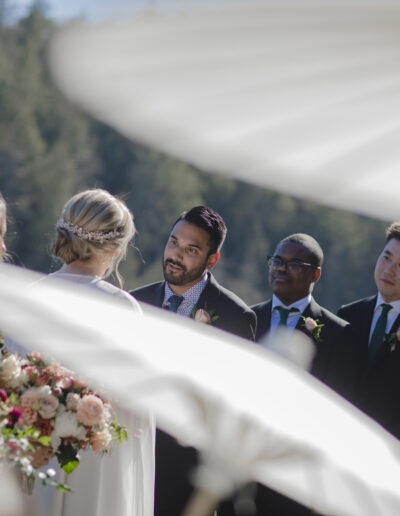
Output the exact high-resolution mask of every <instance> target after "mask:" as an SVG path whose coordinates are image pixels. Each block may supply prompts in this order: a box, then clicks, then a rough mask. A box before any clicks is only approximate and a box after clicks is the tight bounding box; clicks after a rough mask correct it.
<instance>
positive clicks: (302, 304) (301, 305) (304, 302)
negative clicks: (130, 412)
mask: <svg viewBox="0 0 400 516" xmlns="http://www.w3.org/2000/svg"><path fill="white" fill-rule="evenodd" d="M310 302H311V294H308V296H306V297H303V299H299V300H298V301H295V302H294V303H292V304H291V305H285V304H284V303H282V301H281V300H280V299H278V298H277V297H276V296H275V294H274V295H273V296H272V310H274V309H275V308H276V307H277V306H283V308H297V309H298V310H299V312H300V313H303V312H304V310H305V309H306V308H307V306H308V305H309V304H310Z"/></svg>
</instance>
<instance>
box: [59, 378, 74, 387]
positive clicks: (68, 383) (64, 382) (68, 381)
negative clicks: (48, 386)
mask: <svg viewBox="0 0 400 516" xmlns="http://www.w3.org/2000/svg"><path fill="white" fill-rule="evenodd" d="M72 384H73V379H72V378H71V376H64V377H63V378H60V380H58V382H57V384H56V385H57V387H60V389H70V388H71V387H72Z"/></svg>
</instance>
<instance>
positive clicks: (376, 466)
mask: <svg viewBox="0 0 400 516" xmlns="http://www.w3.org/2000/svg"><path fill="white" fill-rule="evenodd" d="M0 274H1V288H0V327H2V328H3V329H4V331H5V332H6V333H7V334H8V335H9V336H11V337H12V338H14V339H16V340H17V341H18V342H19V343H20V344H22V345H24V346H26V347H27V348H28V349H37V350H40V351H44V352H48V353H51V354H52V355H54V356H55V357H56V358H58V359H59V360H60V361H62V363H64V364H65V365H67V366H69V367H71V368H73V369H74V370H76V371H79V372H81V373H83V374H85V375H87V376H88V377H89V378H92V379H93V380H96V382H97V385H98V386H99V387H101V388H104V389H107V391H108V392H110V393H112V394H113V395H114V396H115V397H116V398H117V399H118V403H119V404H123V405H125V406H126V407H127V408H129V409H130V410H132V411H141V410H145V411H147V410H148V409H150V410H152V411H154V412H155V414H156V417H157V421H158V425H159V426H160V428H162V429H164V430H165V431H167V432H168V433H170V434H172V435H174V436H175V437H177V438H178V439H179V440H180V441H182V443H184V444H186V445H191V446H195V447H196V448H198V449H199V450H200V452H201V456H202V461H203V466H202V467H201V468H200V470H199V471H198V473H197V475H196V483H197V486H198V487H200V488H201V489H202V490H203V491H204V492H206V493H207V497H206V500H208V501H210V504H211V505H212V503H216V501H217V500H219V499H221V498H223V497H224V496H226V495H228V494H229V493H230V492H231V491H232V490H233V489H234V488H235V487H237V486H238V485H240V484H241V483H245V482H248V481H258V482H261V483H264V484H266V485H268V486H270V487H272V488H273V489H276V490H277V491H279V492H282V493H284V494H286V495H288V496H290V497H292V498H294V499H295V500H297V501H299V502H301V503H303V504H305V505H308V506H310V507H312V508H314V509H315V510H317V511H318V512H321V513H326V514H334V515H346V516H353V515H354V516H369V515H371V516H376V515H380V514H382V515H385V516H386V515H387V516H391V515H393V516H395V515H396V516H397V515H398V514H399V511H400V489H399V483H398V479H399V478H400V462H399V460H398V459H399V457H400V445H399V443H398V441H397V440H396V439H394V438H393V437H391V436H390V435H389V434H388V433H387V432H385V431H384V430H382V429H381V428H380V427H379V426H378V425H377V424H376V423H374V422H372V421H371V420H370V419H369V418H367V417H366V416H364V415H362V414H361V413H360V412H359V411H357V410H356V409H354V408H352V407H351V406H350V405H349V404H348V403H346V402H345V401H344V400H343V399H341V398H340V397H339V396H337V395H336V394H335V393H333V392H332V391H330V390H329V389H328V388H327V387H325V386H323V385H322V384H321V383H320V382H318V381H317V380H315V379H313V378H312V377H311V376H309V375H308V374H307V373H305V372H304V371H302V370H300V369H298V368H297V367H295V366H294V365H290V364H289V363H288V362H286V361H285V360H284V359H281V358H279V357H277V356H276V355H275V354H273V353H269V352H267V351H264V350H263V349H261V348H260V347H259V346H256V345H252V344H250V343H247V342H246V341H242V340H241V339H239V338H235V337H232V336H230V335H229V334H225V333H224V332H219V331H216V330H213V329H212V328H209V327H205V326H203V325H201V324H200V323H196V322H194V321H191V320H186V319H183V320H182V319H180V318H179V321H178V320H177V319H178V316H176V315H171V314H168V313H165V312H162V311H160V310H155V311H154V314H151V313H150V314H146V315H144V316H142V315H140V314H135V313H132V310H130V309H129V310H128V309H126V308H125V306H122V305H120V303H117V304H115V303H113V302H112V300H111V299H110V296H108V295H106V294H104V295H103V294H102V293H97V292H96V293H94V292H93V291H92V290H91V289H89V288H84V287H82V286H78V285H72V284H69V283H68V282H65V281H64V282H63V281H60V280H56V279H51V278H47V279H46V281H39V282H37V283H35V284H34V285H33V286H30V284H31V283H32V282H33V281H34V280H36V279H37V275H36V274H33V273H30V272H28V271H24V270H22V269H19V268H17V267H13V266H9V265H2V266H1V267H0ZM21 321H23V324H21ZM222 364H223V366H222ZM198 514H204V512H203V513H202V512H199V513H198Z"/></svg>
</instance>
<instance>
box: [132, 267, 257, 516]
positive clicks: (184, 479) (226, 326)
mask: <svg viewBox="0 0 400 516" xmlns="http://www.w3.org/2000/svg"><path fill="white" fill-rule="evenodd" d="M208 275H209V276H208V283H207V285H206V287H205V288H204V290H203V292H202V294H201V296H200V298H199V300H198V302H197V304H196V308H203V309H205V310H207V311H213V315H217V316H218V319H217V320H216V321H215V322H213V323H212V326H214V327H216V328H219V329H221V330H225V331H227V332H230V333H233V334H234V335H238V336H239V337H243V338H245V339H249V340H252V341H254V336H255V330H256V316H255V315H254V312H253V311H252V310H250V308H249V307H248V306H247V305H246V304H245V303H244V302H243V301H242V300H241V299H240V298H239V297H238V296H236V295H235V294H234V293H233V292H230V291H229V290H227V289H225V288H223V287H222V286H221V285H219V284H218V283H217V281H216V280H215V278H214V277H213V275H212V274H210V273H208ZM164 291H165V282H164V281H161V282H158V283H152V284H151V285H146V286H145V287H141V288H138V289H136V290H133V291H132V292H131V294H132V295H133V296H134V297H135V298H136V299H137V300H138V301H139V302H142V303H147V304H150V305H153V306H159V307H161V306H162V302H163V300H164ZM188 344H189V343H188ZM221 374H223V364H221ZM197 463H198V458H197V452H196V450H195V449H194V448H190V447H182V446H180V445H178V443H177V442H176V441H175V439H173V438H172V437H170V436H169V435H168V434H166V433H164V432H162V431H161V430H158V429H157V434H156V480H155V497H154V515H155V516H179V515H180V514H181V513H182V511H183V509H184V507H185V505H186V503H187V501H188V499H189V497H190V495H191V493H192V491H193V487H192V485H191V483H190V482H189V479H190V474H191V472H192V470H193V469H194V468H195V466H196V465H197Z"/></svg>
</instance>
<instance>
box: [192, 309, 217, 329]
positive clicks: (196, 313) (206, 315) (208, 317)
mask: <svg viewBox="0 0 400 516" xmlns="http://www.w3.org/2000/svg"><path fill="white" fill-rule="evenodd" d="M192 317H193V319H194V320H195V321H197V322H201V323H203V324H212V323H213V322H215V321H216V320H217V319H218V318H219V315H215V310H207V305H204V308H196V307H194V308H193V311H192Z"/></svg>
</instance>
